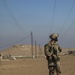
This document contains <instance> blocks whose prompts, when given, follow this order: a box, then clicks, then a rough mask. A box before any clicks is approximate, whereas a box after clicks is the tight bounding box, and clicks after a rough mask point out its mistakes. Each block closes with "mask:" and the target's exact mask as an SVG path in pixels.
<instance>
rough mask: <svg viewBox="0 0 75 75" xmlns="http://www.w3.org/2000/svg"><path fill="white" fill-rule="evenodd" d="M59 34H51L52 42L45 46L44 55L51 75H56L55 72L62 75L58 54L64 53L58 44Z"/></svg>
mask: <svg viewBox="0 0 75 75" xmlns="http://www.w3.org/2000/svg"><path fill="white" fill-rule="evenodd" d="M58 36H59V35H58V34H55V33H53V34H51V35H50V39H51V40H50V41H49V42H48V43H47V44H45V46H44V53H45V55H46V59H47V61H48V69H49V75H54V73H55V71H56V74H57V75H61V66H60V57H59V55H58V52H61V51H62V48H61V47H60V46H59V44H58V43H57V41H58Z"/></svg>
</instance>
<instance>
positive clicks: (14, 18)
mask: <svg viewBox="0 0 75 75" xmlns="http://www.w3.org/2000/svg"><path fill="white" fill-rule="evenodd" d="M1 2H2V4H3V5H4V7H5V8H6V10H7V12H8V14H9V16H11V18H12V19H13V21H14V22H15V24H16V26H17V27H18V28H19V30H20V31H21V32H22V33H24V31H23V28H22V27H21V25H20V24H19V23H18V21H17V19H16V17H15V16H14V14H13V13H12V11H11V9H10V8H9V6H8V5H7V3H6V2H5V0H1Z"/></svg>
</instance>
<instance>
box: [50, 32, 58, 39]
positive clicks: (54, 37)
mask: <svg viewBox="0 0 75 75" xmlns="http://www.w3.org/2000/svg"><path fill="white" fill-rule="evenodd" d="M58 36H59V34H55V33H53V34H51V35H50V36H49V38H50V39H56V38H58Z"/></svg>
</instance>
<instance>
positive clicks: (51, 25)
mask: <svg viewBox="0 0 75 75" xmlns="http://www.w3.org/2000/svg"><path fill="white" fill-rule="evenodd" d="M55 7H56V0H55V3H54V10H53V17H52V23H51V33H52V29H53V22H54V14H55Z"/></svg>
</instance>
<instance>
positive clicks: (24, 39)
mask: <svg viewBox="0 0 75 75" xmlns="http://www.w3.org/2000/svg"><path fill="white" fill-rule="evenodd" d="M28 37H30V35H29V36H26V37H24V38H23V39H21V40H19V41H16V42H13V43H10V44H8V45H5V46H2V47H0V49H1V48H5V47H9V46H11V45H14V44H16V43H18V42H21V41H23V40H25V39H27V38H28Z"/></svg>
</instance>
